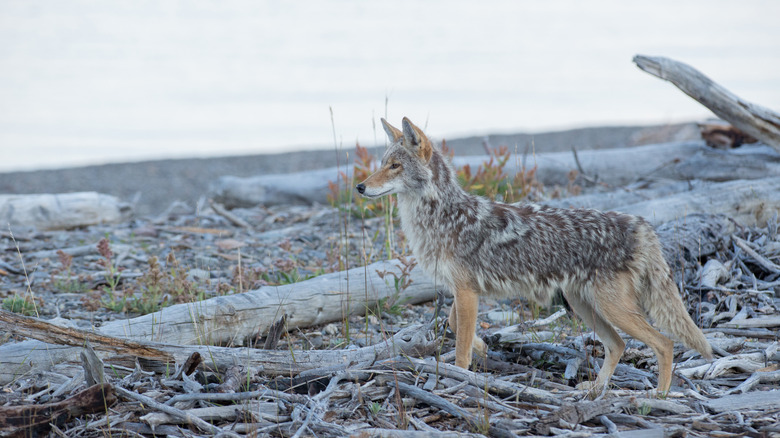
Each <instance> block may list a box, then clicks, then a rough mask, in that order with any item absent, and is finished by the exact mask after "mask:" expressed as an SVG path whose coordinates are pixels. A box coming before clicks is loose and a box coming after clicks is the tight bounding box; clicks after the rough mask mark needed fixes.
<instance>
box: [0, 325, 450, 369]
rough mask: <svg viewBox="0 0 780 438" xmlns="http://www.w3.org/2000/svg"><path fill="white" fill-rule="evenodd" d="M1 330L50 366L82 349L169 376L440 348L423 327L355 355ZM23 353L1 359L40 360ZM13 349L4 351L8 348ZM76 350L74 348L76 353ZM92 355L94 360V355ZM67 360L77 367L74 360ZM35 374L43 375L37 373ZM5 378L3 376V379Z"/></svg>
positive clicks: (309, 365) (50, 329) (61, 330)
mask: <svg viewBox="0 0 780 438" xmlns="http://www.w3.org/2000/svg"><path fill="white" fill-rule="evenodd" d="M0 328H2V330H3V331H4V332H7V333H12V334H16V335H20V336H24V337H29V338H32V339H36V340H38V341H40V342H42V343H47V344H49V345H47V346H46V348H47V349H48V354H49V355H50V359H51V360H56V358H60V357H61V356H62V354H67V353H68V351H69V350H74V351H76V352H77V353H78V352H79V351H81V350H82V348H80V347H82V346H84V345H85V344H87V345H89V347H88V349H90V348H91V349H94V350H96V351H100V352H102V354H101V356H103V357H106V358H110V359H111V361H112V363H114V364H120V365H123V366H127V367H130V368H132V367H134V366H135V360H136V359H141V360H143V362H144V367H145V368H146V369H150V370H154V371H159V372H165V371H166V370H171V369H172V365H174V364H177V365H179V367H181V366H182V365H183V364H185V363H186V362H187V361H188V359H189V358H190V357H192V356H193V355H198V356H199V357H201V358H205V359H203V364H204V366H206V367H207V368H212V369H217V370H221V371H223V372H224V371H225V370H227V369H228V368H230V367H231V366H234V365H236V364H239V365H242V366H245V367H247V368H256V369H262V371H263V373H264V374H266V375H269V376H284V375H297V374H299V373H301V372H303V371H306V370H311V369H315V368H321V367H323V366H327V365H338V364H344V365H347V364H353V365H355V364H363V365H370V364H372V363H374V362H377V361H380V360H384V359H389V358H392V357H396V356H399V355H410V356H420V357H423V356H426V355H430V354H431V353H432V352H433V351H434V349H435V348H437V347H438V346H439V342H438V341H437V340H436V339H435V338H434V337H433V336H431V332H429V330H428V329H427V328H426V327H424V326H422V325H419V324H417V325H412V326H409V327H407V328H405V329H403V330H401V331H399V332H398V333H396V334H395V335H394V336H392V337H389V338H388V339H387V340H385V341H383V342H380V343H378V344H376V345H372V346H368V347H363V348H358V349H352V350H303V351H294V352H293V351H288V350H263V349H256V348H239V347H218V346H213V345H209V346H206V345H174V344H168V343H161V342H147V341H144V342H138V341H128V340H126V339H122V338H120V337H111V336H105V335H100V334H96V333H90V332H87V331H84V330H78V329H73V328H66V327H60V326H56V325H54V324H51V323H49V322H46V321H41V320H38V319H36V318H31V317H25V316H19V315H17V314H14V313H11V312H8V311H5V310H0ZM11 345H20V346H24V347H25V348H8V349H7V350H6V353H7V354H8V355H9V356H13V358H11V357H8V358H3V359H2V360H1V361H2V362H4V363H6V364H8V363H11V362H17V364H18V360H19V358H21V359H22V360H25V359H26V360H36V356H35V355H34V354H32V355H31V354H30V351H29V350H27V351H26V352H25V350H26V349H27V348H29V345H28V343H27V342H20V343H17V344H11ZM8 346H9V345H7V346H5V347H8ZM72 347H76V348H72ZM90 354H92V353H91V352H90ZM65 360H67V361H70V362H73V361H74V360H75V358H73V357H69V358H65ZM33 369H34V370H35V371H40V370H39V369H37V368H33ZM4 377H5V373H4V374H3V378H4Z"/></svg>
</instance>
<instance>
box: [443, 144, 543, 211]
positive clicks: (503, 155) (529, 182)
mask: <svg viewBox="0 0 780 438" xmlns="http://www.w3.org/2000/svg"><path fill="white" fill-rule="evenodd" d="M443 150H444V151H445V153H447V154H449V155H450V156H451V155H452V153H451V152H450V151H449V150H448V149H447V148H446V143H445V144H444V146H443ZM488 154H489V158H488V160H487V161H484V162H483V163H482V164H480V165H479V166H478V167H477V169H476V170H474V171H472V169H471V166H469V165H468V164H466V165H465V166H463V167H460V168H458V169H456V173H457V175H458V180H459V181H460V183H461V185H462V186H463V189H464V190H466V191H468V192H471V193H474V194H476V195H480V196H485V197H487V198H489V199H491V200H494V201H501V202H507V203H512V202H519V201H522V200H524V199H527V198H528V197H529V196H531V195H534V194H536V195H538V194H540V193H541V192H542V188H543V187H542V184H541V183H540V182H539V181H537V180H536V166H534V167H532V168H531V169H526V168H525V166H523V167H522V168H521V169H520V170H518V171H517V172H516V173H515V174H514V176H510V175H508V174H507V173H506V171H505V167H506V165H507V163H508V162H509V159H510V158H511V157H512V153H511V152H510V150H509V148H508V147H506V146H500V147H498V148H496V149H488Z"/></svg>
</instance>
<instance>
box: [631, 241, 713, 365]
mask: <svg viewBox="0 0 780 438" xmlns="http://www.w3.org/2000/svg"><path fill="white" fill-rule="evenodd" d="M649 238H650V240H651V242H652V244H651V245H649V246H648V247H646V250H647V253H646V254H645V262H646V265H645V266H644V268H645V276H644V278H645V284H644V288H643V289H644V290H642V292H641V301H642V307H643V308H644V310H645V312H647V314H648V315H649V316H650V317H651V318H652V319H653V320H654V321H655V323H656V324H657V325H658V326H659V327H660V328H661V329H663V330H666V331H668V332H669V333H671V334H672V335H674V336H675V337H676V338H677V339H679V340H680V341H682V343H683V344H685V345H686V346H687V347H688V348H692V349H694V350H696V351H698V352H699V353H701V355H702V356H704V357H705V358H707V359H712V347H711V346H710V343H709V342H707V339H706V338H705V337H704V333H702V331H701V329H699V327H698V326H697V325H696V323H695V322H693V320H692V319H691V317H690V315H688V310H687V309H686V307H685V304H684V303H683V301H682V298H681V297H680V292H679V290H678V289H677V286H676V285H675V284H674V281H673V280H672V275H671V270H670V269H669V265H668V264H667V263H666V260H664V258H663V255H662V253H661V245H660V243H659V242H658V238H657V237H656V236H655V233H652V235H651V236H650V237H649Z"/></svg>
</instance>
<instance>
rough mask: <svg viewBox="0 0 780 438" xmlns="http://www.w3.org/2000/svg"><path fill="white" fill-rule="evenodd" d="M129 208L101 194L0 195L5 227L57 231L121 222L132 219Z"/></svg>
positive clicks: (0, 215) (0, 209)
mask: <svg viewBox="0 0 780 438" xmlns="http://www.w3.org/2000/svg"><path fill="white" fill-rule="evenodd" d="M132 214H133V211H132V209H131V208H130V205H128V204H126V203H124V202H121V201H119V200H118V199H117V198H115V197H113V196H109V195H104V194H102V193H95V192H78V193H62V194H56V195H51V194H43V195H0V222H2V224H3V226H4V227H8V226H9V224H10V226H11V229H12V230H13V229H14V228H17V227H25V228H26V227H36V228H39V229H42V230H59V229H68V228H76V227H84V226H88V225H96V224H105V223H118V222H123V221H126V220H128V219H130V217H131V216H132Z"/></svg>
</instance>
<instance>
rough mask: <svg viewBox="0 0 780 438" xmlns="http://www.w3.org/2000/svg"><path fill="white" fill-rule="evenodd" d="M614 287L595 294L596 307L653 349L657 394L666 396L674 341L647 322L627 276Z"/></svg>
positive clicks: (618, 280)
mask: <svg viewBox="0 0 780 438" xmlns="http://www.w3.org/2000/svg"><path fill="white" fill-rule="evenodd" d="M613 284H614V286H615V289H613V290H606V291H604V292H605V293H599V294H596V301H597V302H598V307H599V309H600V310H601V313H602V315H603V316H604V318H606V319H607V320H608V321H609V322H610V323H612V324H614V325H615V326H616V327H617V328H619V329H620V330H623V331H624V332H626V334H628V335H629V336H631V337H632V338H634V339H637V340H639V341H642V342H644V343H645V344H646V345H647V346H648V347H650V348H651V349H653V352H655V356H656V358H657V359H658V391H659V392H662V393H666V392H667V391H669V387H670V386H671V383H672V365H673V364H672V359H673V358H674V342H673V341H672V340H671V339H669V338H667V337H666V336H664V335H662V334H661V333H659V332H658V330H656V329H655V328H653V326H651V325H650V323H649V322H647V317H646V316H645V313H644V312H643V311H642V308H641V306H640V304H639V301H638V300H637V299H636V296H637V293H636V292H635V291H634V288H633V284H632V282H631V277H630V275H629V274H628V273H624V274H622V275H621V276H619V277H618V279H617V280H616V281H615V282H614V283H613Z"/></svg>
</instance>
